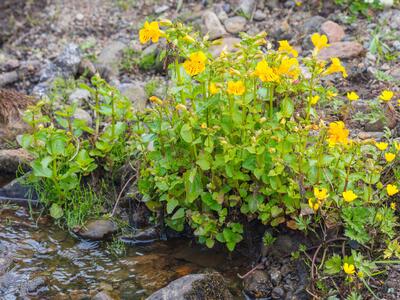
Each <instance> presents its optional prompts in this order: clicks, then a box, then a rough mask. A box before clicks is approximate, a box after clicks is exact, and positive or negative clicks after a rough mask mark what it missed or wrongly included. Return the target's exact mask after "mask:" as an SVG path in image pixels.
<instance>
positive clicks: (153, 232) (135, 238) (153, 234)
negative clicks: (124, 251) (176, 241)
mask: <svg viewBox="0 0 400 300" xmlns="http://www.w3.org/2000/svg"><path fill="white" fill-rule="evenodd" d="M159 238H160V232H159V231H158V230H157V228H154V227H150V228H146V229H140V230H137V232H135V234H133V235H132V236H124V237H121V238H120V240H121V241H122V242H124V243H125V244H127V245H139V244H146V243H152V242H154V241H156V240H158V239H159Z"/></svg>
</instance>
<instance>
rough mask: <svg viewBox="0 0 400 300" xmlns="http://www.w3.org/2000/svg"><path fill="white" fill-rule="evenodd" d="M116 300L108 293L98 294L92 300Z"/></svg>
mask: <svg viewBox="0 0 400 300" xmlns="http://www.w3.org/2000/svg"><path fill="white" fill-rule="evenodd" d="M113 299H114V298H112V297H111V296H110V295H109V294H107V293H106V292H100V293H97V294H96V295H95V296H94V297H93V298H92V300H113Z"/></svg>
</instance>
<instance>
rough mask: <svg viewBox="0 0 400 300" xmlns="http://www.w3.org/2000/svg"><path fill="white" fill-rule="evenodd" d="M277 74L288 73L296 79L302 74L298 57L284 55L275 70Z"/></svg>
mask: <svg viewBox="0 0 400 300" xmlns="http://www.w3.org/2000/svg"><path fill="white" fill-rule="evenodd" d="M275 73H276V74H277V75H280V76H283V75H287V76H289V77H292V78H293V79H294V80H296V79H297V78H298V77H299V75H300V67H299V62H298V60H297V59H296V58H294V57H293V58H289V57H284V58H282V61H281V64H280V65H279V68H278V69H277V70H276V71H275Z"/></svg>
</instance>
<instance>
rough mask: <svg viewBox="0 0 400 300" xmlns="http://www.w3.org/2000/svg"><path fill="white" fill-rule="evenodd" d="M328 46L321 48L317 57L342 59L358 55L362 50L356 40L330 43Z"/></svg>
mask: <svg viewBox="0 0 400 300" xmlns="http://www.w3.org/2000/svg"><path fill="white" fill-rule="evenodd" d="M330 45H331V46H330V47H327V48H323V49H321V51H320V52H319V54H318V58H320V59H324V60H328V59H330V58H332V57H338V58H342V59H346V58H353V57H357V56H359V55H360V54H361V53H362V52H363V51H364V48H363V46H362V45H361V44H360V43H358V42H337V43H332V44H330Z"/></svg>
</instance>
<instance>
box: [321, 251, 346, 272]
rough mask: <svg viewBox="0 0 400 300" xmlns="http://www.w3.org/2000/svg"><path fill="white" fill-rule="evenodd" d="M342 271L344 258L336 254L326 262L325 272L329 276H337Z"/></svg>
mask: <svg viewBox="0 0 400 300" xmlns="http://www.w3.org/2000/svg"><path fill="white" fill-rule="evenodd" d="M341 270H342V258H341V257H340V256H339V255H337V254H335V255H333V256H332V257H331V258H330V259H328V260H327V261H326V262H325V269H324V272H325V273H326V274H328V275H335V274H338V273H340V271H341Z"/></svg>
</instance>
